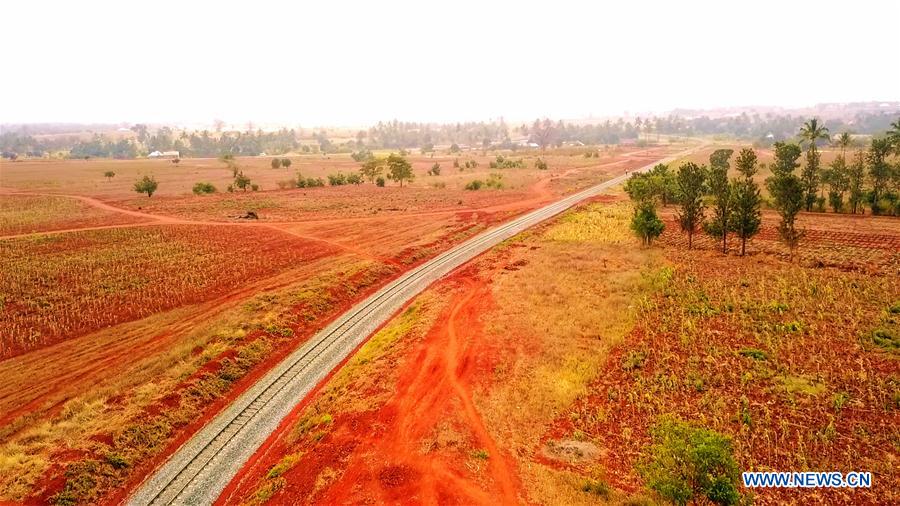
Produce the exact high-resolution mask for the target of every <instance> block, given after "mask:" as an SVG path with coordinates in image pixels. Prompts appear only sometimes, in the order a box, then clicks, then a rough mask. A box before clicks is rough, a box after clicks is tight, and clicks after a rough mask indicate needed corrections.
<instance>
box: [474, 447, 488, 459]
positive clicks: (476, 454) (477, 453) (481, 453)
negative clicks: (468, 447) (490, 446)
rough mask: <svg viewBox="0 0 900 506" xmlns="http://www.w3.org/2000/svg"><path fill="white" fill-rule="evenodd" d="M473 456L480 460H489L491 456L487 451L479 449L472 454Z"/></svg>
mask: <svg viewBox="0 0 900 506" xmlns="http://www.w3.org/2000/svg"><path fill="white" fill-rule="evenodd" d="M472 456H473V457H475V458H476V459H479V460H487V459H488V457H490V454H488V452H487V450H484V449H478V450H475V451H473V452H472Z"/></svg>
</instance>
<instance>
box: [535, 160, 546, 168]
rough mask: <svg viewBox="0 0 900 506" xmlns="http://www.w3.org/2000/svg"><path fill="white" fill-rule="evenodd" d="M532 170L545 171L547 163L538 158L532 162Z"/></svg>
mask: <svg viewBox="0 0 900 506" xmlns="http://www.w3.org/2000/svg"><path fill="white" fill-rule="evenodd" d="M534 168H535V169H537V170H547V162H545V161H544V160H542V159H541V158H538V159H537V160H535V161H534Z"/></svg>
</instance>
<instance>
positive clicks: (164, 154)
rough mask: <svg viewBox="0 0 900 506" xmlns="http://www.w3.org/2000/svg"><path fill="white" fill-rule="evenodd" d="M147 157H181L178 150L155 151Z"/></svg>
mask: <svg viewBox="0 0 900 506" xmlns="http://www.w3.org/2000/svg"><path fill="white" fill-rule="evenodd" d="M147 158H181V153H179V152H178V151H154V152H152V153H150V154H149V155H147Z"/></svg>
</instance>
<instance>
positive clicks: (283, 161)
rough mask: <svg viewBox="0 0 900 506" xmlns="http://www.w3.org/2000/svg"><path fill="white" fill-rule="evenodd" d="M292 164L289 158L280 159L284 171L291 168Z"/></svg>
mask: <svg viewBox="0 0 900 506" xmlns="http://www.w3.org/2000/svg"><path fill="white" fill-rule="evenodd" d="M292 163H293V162H291V159H290V158H282V159H281V166H282V167H284V168H285V169H289V168H291V164H292Z"/></svg>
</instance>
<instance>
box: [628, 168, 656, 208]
mask: <svg viewBox="0 0 900 506" xmlns="http://www.w3.org/2000/svg"><path fill="white" fill-rule="evenodd" d="M625 193H627V194H628V196H629V197H630V198H631V200H633V201H634V202H638V203H641V202H646V201H651V200H653V199H654V198H655V197H656V188H655V187H654V186H653V182H652V181H651V180H650V175H649V174H646V173H643V172H634V173H632V174H631V176H630V177H629V178H628V180H627V181H625Z"/></svg>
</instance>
